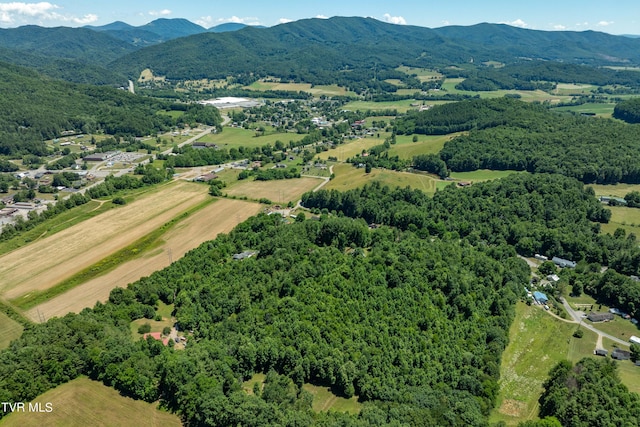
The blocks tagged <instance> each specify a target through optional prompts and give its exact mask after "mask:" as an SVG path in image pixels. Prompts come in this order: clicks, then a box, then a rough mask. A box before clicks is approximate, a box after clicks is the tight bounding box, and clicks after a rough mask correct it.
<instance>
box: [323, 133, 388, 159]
mask: <svg viewBox="0 0 640 427" xmlns="http://www.w3.org/2000/svg"><path fill="white" fill-rule="evenodd" d="M381 144H384V138H376V137H367V138H358V139H352V140H349V141H348V142H346V143H344V144H340V145H337V146H336V147H335V148H332V149H329V150H328V151H322V152H321V153H318V154H317V155H316V157H318V158H320V159H323V160H327V159H328V158H329V157H336V158H337V159H338V160H339V161H341V162H344V161H346V160H347V159H348V158H351V157H355V156H356V154H361V153H362V152H363V151H367V150H369V149H370V148H371V147H373V146H376V145H381Z"/></svg>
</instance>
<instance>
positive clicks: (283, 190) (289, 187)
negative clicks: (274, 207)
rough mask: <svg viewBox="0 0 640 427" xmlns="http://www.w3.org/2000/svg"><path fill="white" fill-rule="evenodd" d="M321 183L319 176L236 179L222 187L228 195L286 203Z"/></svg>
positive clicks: (298, 197)
mask: <svg viewBox="0 0 640 427" xmlns="http://www.w3.org/2000/svg"><path fill="white" fill-rule="evenodd" d="M321 183H322V180H321V179H319V178H309V177H302V178H295V179H279V180H273V181H238V182H237V183H235V184H233V185H231V186H229V187H227V188H225V189H223V192H225V193H226V194H228V195H229V196H236V197H247V198H249V199H254V200H258V199H261V198H266V199H269V200H271V201H272V202H273V203H279V204H281V205H286V204H287V203H288V202H294V203H295V202H296V201H298V200H299V199H300V196H302V194H304V193H306V192H307V191H311V190H313V189H314V188H316V187H317V186H318V185H320V184H321Z"/></svg>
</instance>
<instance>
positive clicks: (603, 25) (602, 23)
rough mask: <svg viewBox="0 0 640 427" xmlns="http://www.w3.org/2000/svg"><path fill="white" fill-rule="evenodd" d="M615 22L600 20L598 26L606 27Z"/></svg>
mask: <svg viewBox="0 0 640 427" xmlns="http://www.w3.org/2000/svg"><path fill="white" fill-rule="evenodd" d="M611 24H613V21H600V22H598V23H597V24H596V27H606V26H609V25H611Z"/></svg>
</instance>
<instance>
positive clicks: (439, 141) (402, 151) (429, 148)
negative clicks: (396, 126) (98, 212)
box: [389, 134, 459, 159]
mask: <svg viewBox="0 0 640 427" xmlns="http://www.w3.org/2000/svg"><path fill="white" fill-rule="evenodd" d="M457 135H459V134H449V135H416V136H417V137H418V141H417V142H413V135H398V136H397V137H396V144H394V145H392V146H391V148H390V149H389V155H390V156H396V155H397V156H399V157H400V158H401V159H412V158H413V157H414V156H417V155H420V154H436V153H438V152H440V150H442V147H444V143H445V142H447V141H449V140H450V139H452V138H454V137H455V136H457Z"/></svg>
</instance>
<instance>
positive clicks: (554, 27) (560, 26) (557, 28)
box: [553, 24, 567, 31]
mask: <svg viewBox="0 0 640 427" xmlns="http://www.w3.org/2000/svg"><path fill="white" fill-rule="evenodd" d="M553 29H554V30H556V31H564V30H566V29H567V27H566V26H564V25H562V24H556V25H554V26H553Z"/></svg>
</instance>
